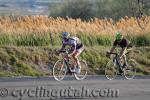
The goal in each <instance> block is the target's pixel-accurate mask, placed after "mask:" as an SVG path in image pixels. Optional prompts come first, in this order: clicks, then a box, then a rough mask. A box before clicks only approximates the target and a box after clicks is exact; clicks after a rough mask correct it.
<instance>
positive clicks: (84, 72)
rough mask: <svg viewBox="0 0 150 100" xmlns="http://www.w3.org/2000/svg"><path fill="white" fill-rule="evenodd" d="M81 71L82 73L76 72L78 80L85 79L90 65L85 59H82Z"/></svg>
mask: <svg viewBox="0 0 150 100" xmlns="http://www.w3.org/2000/svg"><path fill="white" fill-rule="evenodd" d="M79 62H80V65H81V71H80V73H74V76H75V78H76V79H77V80H84V79H85V78H86V75H87V70H88V66H87V63H86V61H85V60H80V61H79Z"/></svg>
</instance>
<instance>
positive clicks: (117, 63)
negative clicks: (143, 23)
mask: <svg viewBox="0 0 150 100" xmlns="http://www.w3.org/2000/svg"><path fill="white" fill-rule="evenodd" d="M110 54H111V55H114V56H113V59H112V60H110V61H109V62H108V63H107V65H106V68H105V76H106V78H107V79H108V80H113V79H115V77H116V76H117V74H119V75H122V76H124V77H125V78H126V79H128V80H129V79H133V78H134V77H135V74H136V66H137V63H136V61H135V60H134V59H127V66H123V62H122V59H120V57H119V54H118V53H110ZM126 54H127V53H126ZM126 54H125V56H126Z"/></svg>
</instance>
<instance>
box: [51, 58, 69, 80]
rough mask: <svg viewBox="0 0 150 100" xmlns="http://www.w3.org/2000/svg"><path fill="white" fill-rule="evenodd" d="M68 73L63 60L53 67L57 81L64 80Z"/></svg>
mask: <svg viewBox="0 0 150 100" xmlns="http://www.w3.org/2000/svg"><path fill="white" fill-rule="evenodd" d="M66 73H67V67H66V66H65V64H64V61H63V60H58V61H57V62H56V63H55V65H54V67H53V77H54V79H55V80H57V81H61V80H63V79H64V77H65V75H66Z"/></svg>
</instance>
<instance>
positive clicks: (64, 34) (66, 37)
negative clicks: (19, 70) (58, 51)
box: [62, 32, 70, 39]
mask: <svg viewBox="0 0 150 100" xmlns="http://www.w3.org/2000/svg"><path fill="white" fill-rule="evenodd" d="M69 37H70V33H69V32H63V33H62V38H63V39H68V38H69Z"/></svg>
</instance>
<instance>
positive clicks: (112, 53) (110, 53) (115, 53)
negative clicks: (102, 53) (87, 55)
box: [109, 53, 118, 55]
mask: <svg viewBox="0 0 150 100" xmlns="http://www.w3.org/2000/svg"><path fill="white" fill-rule="evenodd" d="M109 54H113V55H118V53H109Z"/></svg>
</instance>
